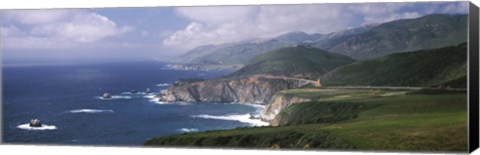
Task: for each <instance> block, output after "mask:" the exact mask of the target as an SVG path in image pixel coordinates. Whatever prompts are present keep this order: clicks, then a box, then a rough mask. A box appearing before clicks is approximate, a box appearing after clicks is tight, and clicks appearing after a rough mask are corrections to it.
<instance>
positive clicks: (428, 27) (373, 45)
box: [314, 14, 468, 60]
mask: <svg viewBox="0 0 480 155" xmlns="http://www.w3.org/2000/svg"><path fill="white" fill-rule="evenodd" d="M467 19H468V16H467V15H443V14H433V15H426V16H423V17H420V18H415V19H401V20H396V21H392V22H387V23H383V24H380V25H378V26H376V27H373V28H372V29H370V30H369V31H366V32H364V33H360V34H356V35H352V36H348V37H341V38H337V39H335V41H327V42H329V43H331V44H325V43H322V42H319V43H317V44H315V45H314V46H315V47H318V48H321V49H324V50H327V51H330V52H334V53H339V54H343V55H346V56H349V57H351V58H354V59H362V60H363V59H369V58H375V57H380V56H385V55H388V54H392V53H398V52H407V51H415V50H420V49H431V48H440V47H444V46H449V45H457V44H460V43H462V42H466V41H467V25H468V24H467V21H468V20H467Z"/></svg>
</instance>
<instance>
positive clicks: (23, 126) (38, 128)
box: [17, 123, 57, 130]
mask: <svg viewBox="0 0 480 155" xmlns="http://www.w3.org/2000/svg"><path fill="white" fill-rule="evenodd" d="M17 128H19V129H24V130H55V129H57V127H56V126H55V125H46V124H42V126H41V127H31V126H30V123H27V124H22V125H19V126H17Z"/></svg>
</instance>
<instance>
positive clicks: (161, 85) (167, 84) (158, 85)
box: [156, 83, 172, 87]
mask: <svg viewBox="0 0 480 155" xmlns="http://www.w3.org/2000/svg"><path fill="white" fill-rule="evenodd" d="M170 85H172V84H170V83H160V84H157V85H156V86H157V87H165V86H170Z"/></svg>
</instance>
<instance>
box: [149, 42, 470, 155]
mask: <svg viewBox="0 0 480 155" xmlns="http://www.w3.org/2000/svg"><path fill="white" fill-rule="evenodd" d="M285 49H292V50H278V51H281V52H280V53H282V52H287V53H290V52H289V51H291V52H292V53H295V52H297V53H296V54H299V55H302V54H306V55H305V56H308V55H309V52H298V51H304V50H307V51H308V49H310V50H313V51H317V52H318V51H320V52H319V54H320V55H321V54H324V53H322V52H324V51H321V50H316V49H315V48H311V47H303V46H300V47H294V48H285ZM314 49H315V50H314ZM278 51H272V53H275V52H278ZM466 53H467V50H466V43H462V44H459V45H456V46H448V47H444V48H437V49H427V50H418V51H412V52H404V53H395V54H390V55H387V56H383V57H379V58H374V59H369V60H363V61H357V62H353V63H345V65H340V66H338V67H336V69H332V71H329V72H328V73H326V74H323V75H322V80H321V81H322V87H320V88H318V87H302V86H301V85H296V84H295V82H294V80H293V81H292V80H289V79H288V78H275V77H276V76H275V75H263V74H256V75H250V74H246V73H259V72H257V68H259V70H258V71H262V69H261V68H262V67H266V68H269V67H268V66H269V63H256V62H261V61H258V60H270V59H272V60H275V59H276V58H280V57H275V56H259V57H257V58H255V59H253V60H252V61H251V63H252V64H248V65H246V67H249V66H255V67H254V68H250V67H249V68H248V69H244V72H243V74H245V75H241V74H240V75H239V76H230V77H225V78H221V79H214V80H206V81H197V82H193V83H179V84H177V85H176V86H173V87H171V88H169V89H168V91H169V92H168V93H167V97H171V99H172V101H177V100H183V101H192V102H208V101H220V102H249V103H257V104H264V103H267V104H266V107H265V109H264V110H263V111H262V113H261V116H260V117H261V119H262V120H264V121H269V122H270V125H272V126H268V127H250V128H237V129H232V130H221V131H206V132H199V133H184V134H181V135H171V136H166V137H159V138H153V139H149V140H148V141H146V142H145V145H148V146H157V145H160V146H185V147H186V146H190V147H192V146H193V147H222V148H225V147H228V148H272V149H278V148H289V149H348V150H352V149H375V150H389V151H391V150H403V151H427V150H428V151H433V150H435V151H453V152H458V151H466V150H467V147H468V140H467V139H468V135H467V133H466V132H465V131H466V129H467V123H466V120H467V119H466V118H467V110H466V108H467V107H466V105H467V104H466V101H467V95H466V91H465V89H461V88H465V86H466V77H465V75H466V59H467V58H466ZM277 54H279V53H277ZM266 55H268V54H266ZM280 55H282V54H280ZM328 56H332V57H333V56H338V57H333V58H339V60H342V61H345V60H350V61H352V60H351V59H348V57H345V56H339V55H330V54H328V55H327V54H326V55H324V56H323V57H328ZM298 57H300V58H302V57H301V56H298ZM282 58H283V59H288V57H282ZM314 60H325V59H320V58H315V59H314ZM339 60H338V59H335V60H334V61H332V62H336V61H339ZM285 61H290V60H285ZM292 61H295V62H293V63H307V64H308V63H309V62H308V61H306V60H304V59H299V60H297V59H292ZM297 61H298V62H297ZM350 61H348V62H350ZM273 62H274V61H273ZM273 62H272V63H273ZM318 63H320V62H318ZM323 63H325V64H332V63H326V62H322V64H323ZM255 64H256V65H255ZM280 64H282V63H280ZM263 65H265V66H263ZM290 65H291V64H290ZM285 71H290V72H295V71H293V70H291V69H288V68H287V69H285ZM310 71H316V72H318V70H316V69H312V70H310ZM235 74H238V73H234V74H232V75H235ZM272 74H274V73H272ZM287 74H288V72H287ZM247 75H248V76H247ZM282 75H283V73H282ZM289 75H296V74H289ZM365 79H367V80H365ZM325 85H326V86H327V87H325ZM356 85H358V86H365V88H348V87H332V86H356ZM370 85H374V86H386V87H378V88H377V87H374V86H373V87H370ZM392 85H393V86H398V87H392V88H390V87H389V86H392ZM411 86H419V87H411ZM449 87H453V88H460V89H450V88H449ZM426 137H428V138H426ZM445 142H449V143H445Z"/></svg>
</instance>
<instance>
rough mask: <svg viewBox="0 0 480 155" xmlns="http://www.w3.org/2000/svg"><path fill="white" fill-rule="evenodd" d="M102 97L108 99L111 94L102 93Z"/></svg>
mask: <svg viewBox="0 0 480 155" xmlns="http://www.w3.org/2000/svg"><path fill="white" fill-rule="evenodd" d="M102 98H104V99H110V98H112V95H110V93H104V94H103V95H102Z"/></svg>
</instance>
